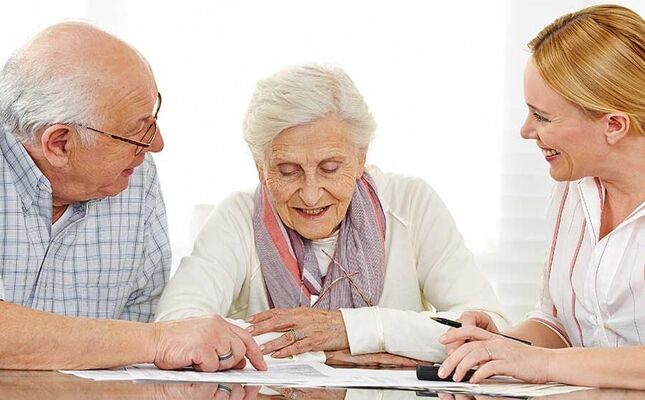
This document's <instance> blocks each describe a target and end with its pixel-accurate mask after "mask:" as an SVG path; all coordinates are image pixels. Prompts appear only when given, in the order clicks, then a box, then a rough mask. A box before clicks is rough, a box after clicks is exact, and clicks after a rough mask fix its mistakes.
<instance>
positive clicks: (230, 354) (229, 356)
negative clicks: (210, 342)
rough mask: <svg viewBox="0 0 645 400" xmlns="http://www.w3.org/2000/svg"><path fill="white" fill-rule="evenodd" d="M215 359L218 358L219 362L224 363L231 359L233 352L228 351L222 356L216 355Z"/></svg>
mask: <svg viewBox="0 0 645 400" xmlns="http://www.w3.org/2000/svg"><path fill="white" fill-rule="evenodd" d="M217 358H219V360H220V361H226V360H228V359H229V358H233V350H229V351H227V352H226V353H224V354H218V355H217Z"/></svg>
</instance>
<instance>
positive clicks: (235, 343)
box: [219, 334, 246, 371]
mask: <svg viewBox="0 0 645 400" xmlns="http://www.w3.org/2000/svg"><path fill="white" fill-rule="evenodd" d="M230 347H231V351H232V353H233V356H232V357H231V358H229V359H228V360H220V362H219V370H220V371H222V370H225V369H231V368H233V367H234V366H236V365H237V364H239V363H240V362H241V361H242V360H244V354H245V353H246V346H244V343H243V342H242V340H241V339H240V338H239V337H237V336H236V335H235V334H232V335H231V342H230Z"/></svg>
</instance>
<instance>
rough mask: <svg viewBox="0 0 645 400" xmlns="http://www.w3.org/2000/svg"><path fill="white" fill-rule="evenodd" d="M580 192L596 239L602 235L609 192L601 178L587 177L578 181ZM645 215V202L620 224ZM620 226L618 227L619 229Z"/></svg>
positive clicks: (586, 215) (588, 221) (586, 216)
mask: <svg viewBox="0 0 645 400" xmlns="http://www.w3.org/2000/svg"><path fill="white" fill-rule="evenodd" d="M576 183H577V185H578V193H579V194H580V199H581V200H582V206H583V210H584V213H585V218H586V219H587V223H588V224H589V227H590V228H591V231H592V233H593V234H594V236H595V238H596V241H597V240H598V238H599V237H600V223H601V214H602V209H603V206H604V204H605V197H606V195H607V192H606V190H605V186H604V185H603V184H602V181H601V180H600V179H599V178H595V177H585V178H582V179H580V180H579V181H577V182H576ZM644 216H645V202H643V203H642V204H641V205H640V206H638V207H636V209H635V210H634V211H632V213H631V214H630V215H629V216H627V218H625V220H624V221H623V222H621V223H620V224H619V225H618V226H622V225H626V224H628V223H630V222H632V221H634V220H636V219H638V218H641V217H644ZM617 228H618V227H616V229H617Z"/></svg>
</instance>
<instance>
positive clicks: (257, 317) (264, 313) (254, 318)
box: [246, 308, 280, 324]
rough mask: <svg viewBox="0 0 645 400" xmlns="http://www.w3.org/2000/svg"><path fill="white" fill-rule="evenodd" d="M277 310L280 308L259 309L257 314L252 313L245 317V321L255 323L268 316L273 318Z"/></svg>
mask: <svg viewBox="0 0 645 400" xmlns="http://www.w3.org/2000/svg"><path fill="white" fill-rule="evenodd" d="M279 310H280V309H279V308H272V309H270V310H266V311H261V312H259V313H257V314H253V315H251V316H250V317H248V318H247V319H246V322H250V323H252V324H254V323H257V322H261V321H264V320H267V319H269V318H273V317H274V316H275V315H276V314H277V313H278V311H279Z"/></svg>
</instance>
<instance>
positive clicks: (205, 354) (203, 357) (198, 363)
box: [193, 348, 219, 372]
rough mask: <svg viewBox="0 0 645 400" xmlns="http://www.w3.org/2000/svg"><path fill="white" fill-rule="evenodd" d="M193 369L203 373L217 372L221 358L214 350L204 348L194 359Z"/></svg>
mask: <svg viewBox="0 0 645 400" xmlns="http://www.w3.org/2000/svg"><path fill="white" fill-rule="evenodd" d="M193 368H194V369H195V370H196V371H201V372H215V371H217V369H218V368H219V358H217V353H216V351H215V349H213V348H204V349H203V350H202V351H200V352H199V353H198V354H197V355H196V356H195V357H193Z"/></svg>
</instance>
